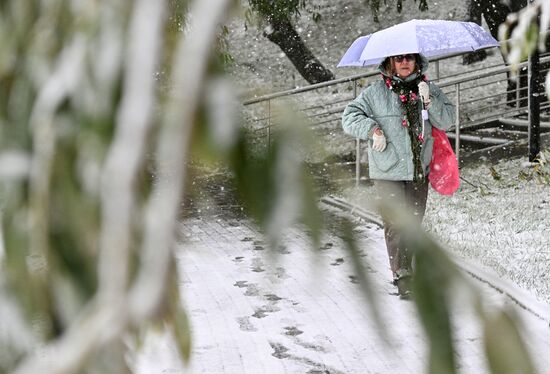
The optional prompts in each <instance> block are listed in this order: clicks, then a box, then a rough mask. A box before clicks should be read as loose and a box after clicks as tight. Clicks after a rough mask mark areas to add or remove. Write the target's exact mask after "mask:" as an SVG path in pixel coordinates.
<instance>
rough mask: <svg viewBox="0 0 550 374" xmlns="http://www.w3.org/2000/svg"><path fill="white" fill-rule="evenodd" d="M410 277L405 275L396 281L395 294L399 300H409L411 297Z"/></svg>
mask: <svg viewBox="0 0 550 374" xmlns="http://www.w3.org/2000/svg"><path fill="white" fill-rule="evenodd" d="M411 283H412V277H411V276H410V275H405V276H402V277H399V278H398V279H397V292H398V293H399V297H400V298H401V299H410V298H411V296H412V289H411V286H412V284H411Z"/></svg>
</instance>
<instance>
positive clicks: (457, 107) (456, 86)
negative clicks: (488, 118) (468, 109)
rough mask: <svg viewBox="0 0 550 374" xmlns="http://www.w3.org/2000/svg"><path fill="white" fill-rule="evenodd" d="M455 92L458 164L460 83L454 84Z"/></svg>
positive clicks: (457, 154) (458, 154) (458, 153)
mask: <svg viewBox="0 0 550 374" xmlns="http://www.w3.org/2000/svg"><path fill="white" fill-rule="evenodd" d="M455 94H456V104H455V110H456V124H455V154H456V160H457V161H458V165H460V83H457V84H455Z"/></svg>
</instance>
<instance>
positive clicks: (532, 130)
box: [528, 49, 540, 162]
mask: <svg viewBox="0 0 550 374" xmlns="http://www.w3.org/2000/svg"><path fill="white" fill-rule="evenodd" d="M528 66H529V68H528V69H529V73H528V74H529V75H528V77H529V79H528V85H529V86H528V93H529V97H528V107H529V112H528V115H529V131H528V135H529V161H530V162H533V161H535V159H536V158H537V156H538V154H539V152H540V99H539V90H538V89H539V76H540V71H539V70H540V66H539V52H538V50H537V49H535V50H534V51H533V53H531V54H530V55H529V65H528Z"/></svg>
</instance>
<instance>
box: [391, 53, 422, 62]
mask: <svg viewBox="0 0 550 374" xmlns="http://www.w3.org/2000/svg"><path fill="white" fill-rule="evenodd" d="M393 58H394V59H395V61H397V62H403V60H407V61H415V60H416V59H415V57H414V55H411V54H408V55H399V56H393Z"/></svg>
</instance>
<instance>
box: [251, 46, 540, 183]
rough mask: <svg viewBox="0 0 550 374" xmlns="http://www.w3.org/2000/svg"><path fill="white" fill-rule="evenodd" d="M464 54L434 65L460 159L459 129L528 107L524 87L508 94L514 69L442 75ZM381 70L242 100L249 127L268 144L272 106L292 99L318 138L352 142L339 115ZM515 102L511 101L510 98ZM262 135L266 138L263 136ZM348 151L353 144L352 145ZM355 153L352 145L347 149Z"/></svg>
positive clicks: (523, 69)
mask: <svg viewBox="0 0 550 374" xmlns="http://www.w3.org/2000/svg"><path fill="white" fill-rule="evenodd" d="M457 56H460V55H453V56H448V57H445V58H439V59H434V60H431V61H430V65H431V66H433V68H431V69H434V70H435V72H436V74H437V76H436V78H435V79H433V81H435V82H437V84H438V86H439V87H440V88H441V89H442V91H443V92H444V93H445V94H446V95H447V96H448V97H449V99H450V100H452V101H453V102H454V103H455V106H456V114H457V115H456V118H457V122H456V124H455V126H454V128H452V129H451V131H453V132H454V133H450V134H449V135H450V137H452V138H454V140H455V153H456V156H457V158H458V159H460V149H461V130H468V129H473V128H476V127H479V126H483V125H484V124H486V123H487V122H490V121H496V120H498V119H500V118H505V117H514V116H517V115H521V114H526V113H527V108H528V106H525V105H522V104H524V103H522V101H525V100H527V99H526V98H525V97H524V96H523V97H522V95H521V91H523V90H526V88H525V87H521V85H520V84H519V80H518V84H517V85H516V88H515V89H514V90H508V89H507V87H508V74H509V73H510V67H509V66H507V65H505V64H504V63H502V62H501V63H500V64H494V65H491V66H484V67H481V68H479V69H476V70H471V69H465V71H463V72H460V73H453V74H451V75H447V76H440V66H439V65H440V64H441V63H448V62H449V61H450V59H452V58H455V57H457ZM540 62H541V63H546V62H550V56H545V57H541V60H540ZM517 68H518V69H519V72H520V76H521V75H525V74H528V73H529V72H528V63H527V62H525V63H521V64H519V65H518V66H517ZM379 75H380V73H379V72H378V71H370V72H366V73H363V74H357V75H353V76H350V77H346V78H341V79H336V80H332V81H328V82H323V83H318V84H313V85H310V86H306V87H299V88H295V89H291V90H286V91H282V92H276V93H272V94H268V95H264V96H260V97H254V98H250V99H247V100H245V101H244V102H243V104H244V106H245V113H246V115H247V117H248V122H249V124H250V125H251V128H252V129H253V131H255V132H256V133H258V134H260V136H263V138H264V139H266V141H267V142H268V144H269V142H270V137H271V127H272V126H273V119H274V118H275V117H276V114H275V113H274V112H273V103H274V102H276V101H280V100H286V99H288V98H292V99H293V102H294V103H297V105H298V107H299V110H300V111H301V112H302V113H304V114H305V116H306V118H307V119H308V121H309V123H310V126H311V127H312V128H313V129H314V130H315V131H316V133H317V134H320V135H321V136H325V137H327V138H328V139H330V140H334V141H339V142H341V143H345V142H348V143H349V142H350V141H351V140H350V138H349V136H346V135H344V134H343V132H342V131H341V114H342V112H343V110H344V108H345V106H346V105H347V104H348V103H349V101H351V100H353V99H354V98H355V97H357V95H358V93H359V90H360V89H361V88H363V87H365V86H366V85H368V84H369V82H370V81H371V80H373V79H379V78H378V77H379ZM523 79H524V78H523ZM511 97H513V99H511V100H510V98H511ZM262 132H264V134H263V135H261V133H262ZM348 147H349V146H348ZM353 148H354V151H350V152H354V153H355V179H356V183H359V181H360V179H361V178H362V177H361V158H362V157H361V156H362V141H361V140H360V139H355V144H354V147H353ZM347 149H351V147H349V148H347Z"/></svg>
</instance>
